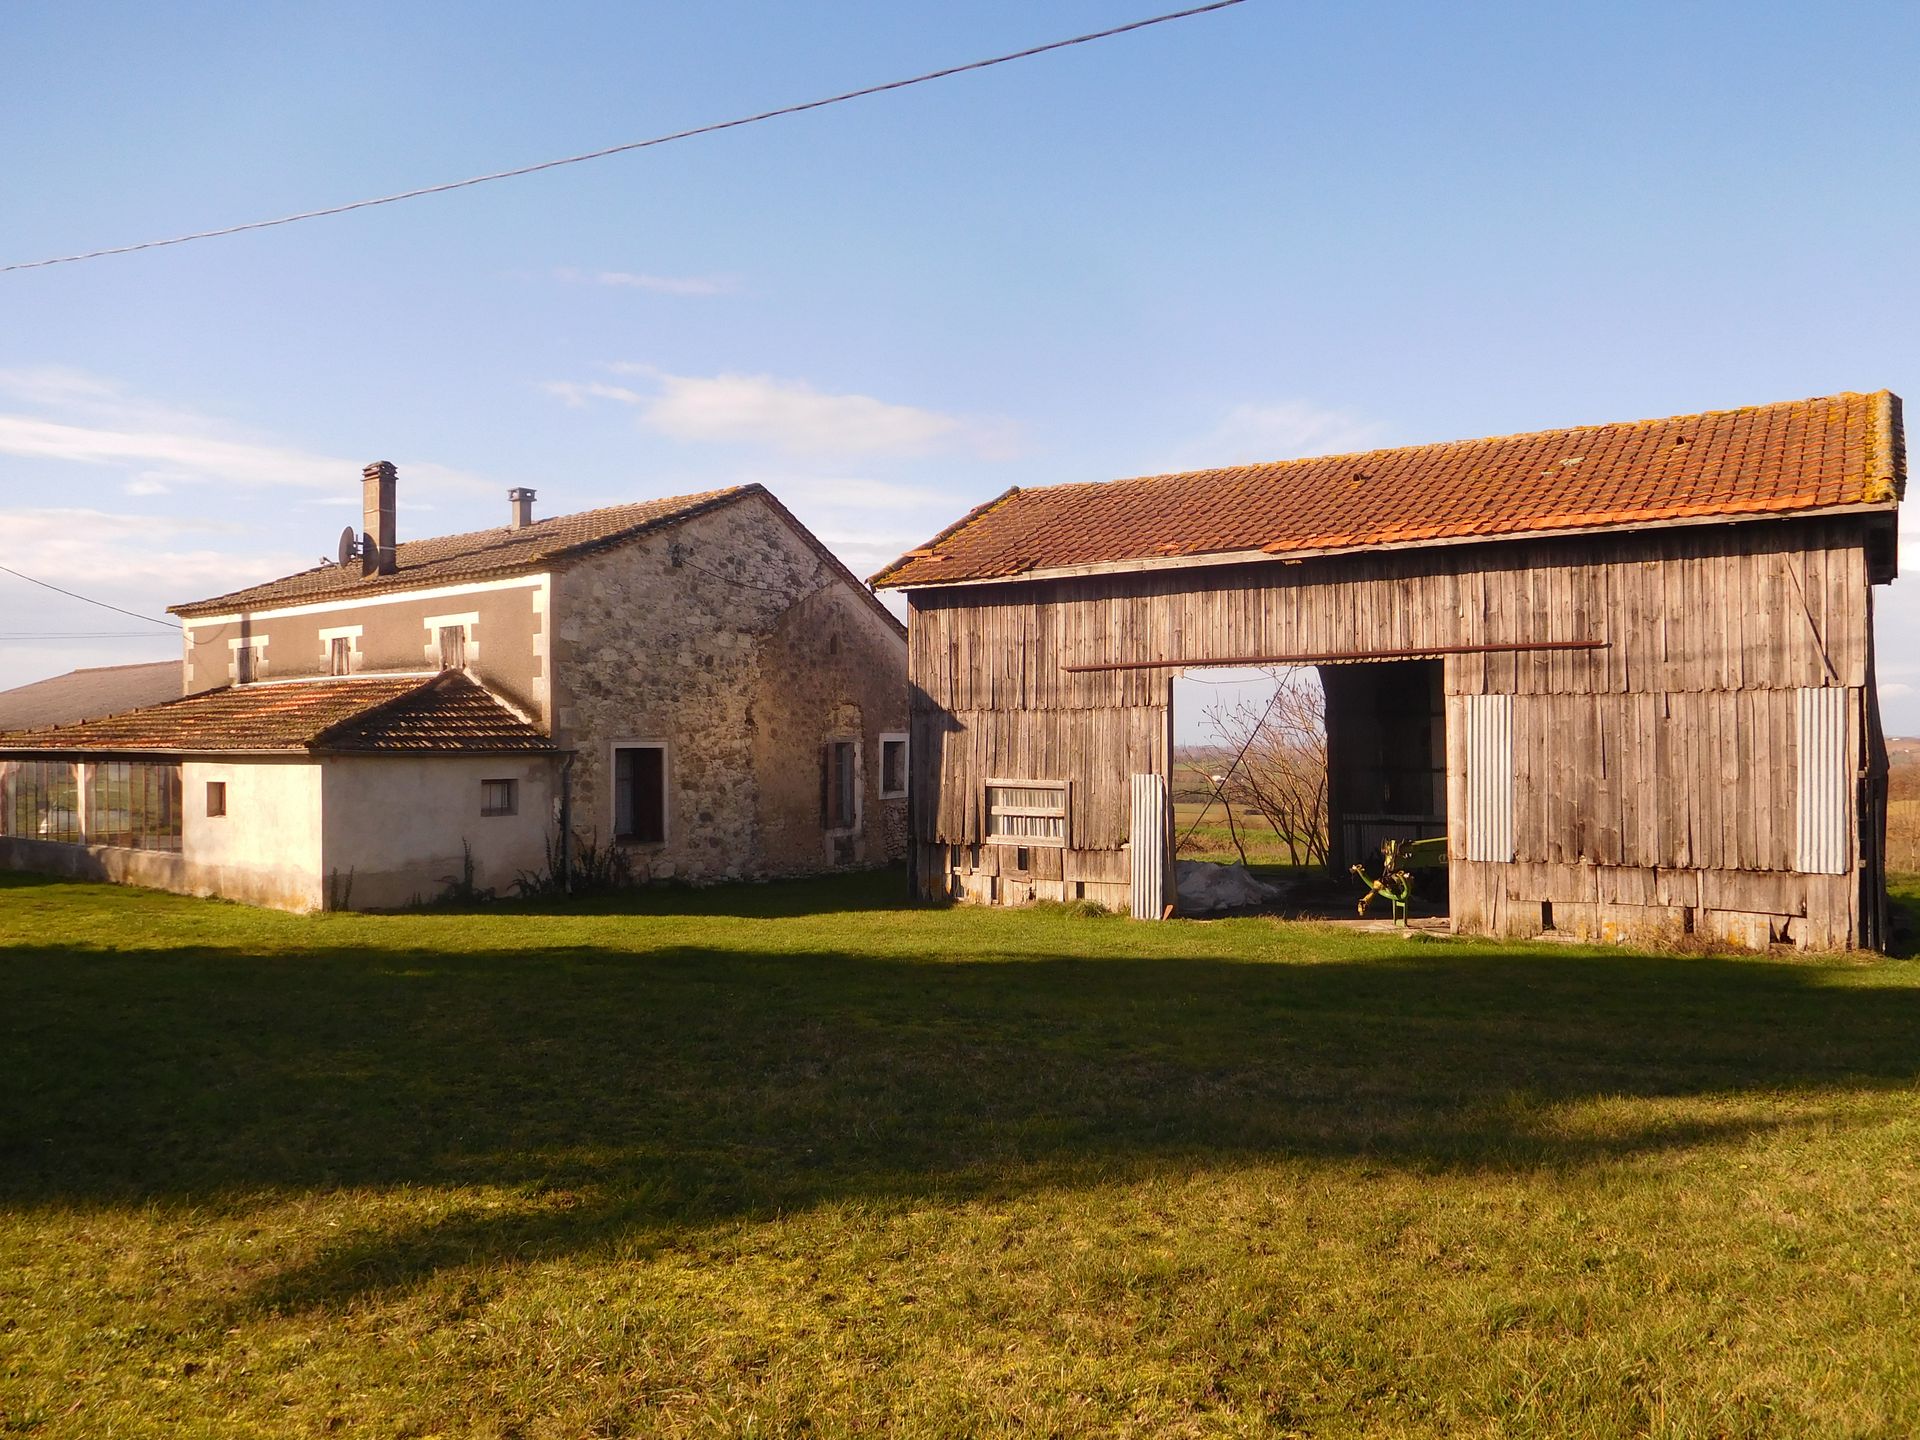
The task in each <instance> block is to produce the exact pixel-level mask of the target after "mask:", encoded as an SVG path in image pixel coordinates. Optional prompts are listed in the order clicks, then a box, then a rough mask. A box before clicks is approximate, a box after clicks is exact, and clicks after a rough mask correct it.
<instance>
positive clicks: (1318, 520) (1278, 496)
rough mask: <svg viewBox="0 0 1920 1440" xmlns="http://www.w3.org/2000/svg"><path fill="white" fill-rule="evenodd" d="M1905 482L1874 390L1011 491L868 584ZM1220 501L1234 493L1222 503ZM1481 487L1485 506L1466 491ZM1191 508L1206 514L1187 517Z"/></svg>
mask: <svg viewBox="0 0 1920 1440" xmlns="http://www.w3.org/2000/svg"><path fill="white" fill-rule="evenodd" d="M1675 430H1685V431H1687V432H1688V433H1684V434H1681V435H1678V436H1676V437H1675V438H1674V440H1673V441H1672V442H1670V443H1668V444H1666V445H1663V446H1661V447H1660V449H1659V451H1658V452H1657V453H1653V452H1649V451H1648V449H1647V444H1646V440H1645V437H1646V436H1647V435H1648V434H1649V433H1656V434H1657V433H1660V432H1670V431H1675ZM1836 430H1837V431H1838V432H1840V433H1839V434H1837V435H1836V434H1832V433H1828V432H1833V431H1836ZM1587 442H1600V443H1601V444H1603V445H1604V446H1605V447H1606V448H1607V449H1608V450H1609V451H1610V452H1611V453H1608V454H1604V455H1601V456H1598V457H1596V460H1595V463H1594V464H1592V465H1590V466H1588V468H1587V469H1585V470H1576V469H1575V468H1574V467H1576V466H1579V465H1582V464H1584V463H1586V461H1587V460H1588V457H1587V456H1585V455H1578V456H1576V455H1568V454H1564V453H1562V454H1554V453H1551V452H1553V451H1555V450H1560V449H1563V448H1564V447H1567V446H1573V445H1583V444H1585V443H1587ZM1636 451H1637V453H1636ZM1543 452H1546V453H1543ZM1678 452H1684V453H1683V454H1680V453H1678ZM1677 454H1678V459H1677V462H1676V455H1677ZM1375 469H1386V470H1391V469H1399V470H1401V471H1403V472H1408V471H1413V472H1416V473H1412V474H1405V473H1403V474H1402V475H1401V476H1399V477H1396V478H1398V479H1399V480H1400V481H1401V482H1402V488H1401V490H1400V491H1399V492H1397V493H1398V496H1399V498H1400V499H1401V500H1403V501H1407V502H1411V503H1410V508H1408V509H1406V510H1405V512H1404V513H1401V514H1399V515H1398V517H1397V518H1395V519H1392V520H1386V521H1377V520H1372V519H1371V518H1370V517H1369V516H1368V513H1367V512H1368V511H1369V510H1370V508H1371V507H1372V505H1373V502H1372V501H1371V500H1370V499H1369V498H1368V497H1361V496H1358V495H1356V494H1353V493H1352V492H1351V490H1350V485H1351V484H1354V483H1361V482H1365V481H1367V480H1370V479H1373V478H1376V477H1375V476H1374V475H1373V473H1372V472H1373V471H1374V470H1375ZM1803 472H1804V473H1803ZM1905 479H1906V466H1905V445H1904V436H1903V432H1902V426H1901V405H1900V398H1899V397H1898V396H1897V395H1895V394H1893V392H1892V391H1890V390H1885V389H1882V390H1876V391H1840V392H1837V393H1835V394H1831V395H1823V396H1814V397H1811V398H1808V399H1805V400H1788V401H1778V402H1774V403H1772V404H1764V405H1745V406H1737V407H1733V408H1729V409H1721V410H1703V411H1696V412H1693V413H1690V414H1684V415H1668V416H1652V417H1648V418H1645V419H1641V420H1626V421H1613V422H1603V423H1597V424H1580V425H1564V426H1557V427H1554V428H1551V429H1545V430H1530V431H1519V432H1515V433H1512V434H1507V435H1483V436H1472V437H1466V438H1461V439H1455V440H1441V441H1431V442H1425V443H1421V444H1415V445H1400V446H1387V447H1380V448H1376V449H1372V450H1356V451H1346V452H1341V453H1338V454H1333V455H1309V456H1297V457H1293V458H1290V459H1286V460H1275V461H1265V462H1260V463H1255V464H1242V465H1230V466H1218V467H1213V468H1209V469H1199V470H1182V471H1165V472H1160V473H1154V474H1146V475H1135V476H1127V477H1123V478H1119V479H1113V480H1098V481H1069V482H1065V483H1063V484H1059V485H1045V486H1034V487H1028V488H1020V487H1015V488H1013V489H1010V490H1007V491H1005V492H1003V493H1002V494H1001V495H999V496H996V497H995V498H994V499H992V500H989V501H987V502H985V503H984V504H982V505H979V506H976V507H974V509H972V510H970V511H969V512H967V514H966V515H964V516H962V517H961V518H960V519H959V520H957V521H955V522H954V523H953V524H952V525H949V526H948V527H947V528H946V529H944V530H942V531H941V532H940V533H939V534H938V535H936V536H935V537H934V538H933V539H932V540H929V541H928V542H926V543H925V544H924V545H921V546H919V547H916V548H915V549H913V550H910V551H908V552H907V553H906V554H905V555H903V556H901V557H900V558H899V559H898V560H895V561H894V562H893V563H892V564H891V565H889V566H887V567H886V568H885V569H883V570H882V571H880V572H879V573H878V574H876V575H874V576H873V577H872V580H871V581H870V582H869V583H871V584H873V585H875V586H876V587H882V588H912V587H913V586H915V585H922V584H960V583H965V582H967V581H972V580H988V579H1004V578H1008V577H1010V576H1015V575H1020V574H1025V573H1028V572H1032V571H1044V570H1049V569H1065V568H1069V567H1075V566H1080V565H1087V564H1095V565H1106V564H1126V563H1129V562H1140V563H1149V562H1152V561H1155V560H1164V559H1167V558H1170V557H1192V556H1204V555H1208V554H1227V553H1247V552H1255V551H1259V552H1265V553H1268V554H1274V555H1284V554H1287V553H1289V552H1295V551H1307V550H1315V549H1343V548H1364V547H1366V546H1368V545H1375V544H1396V543H1398V544H1404V543H1419V542H1421V541H1444V540H1458V539H1465V538H1476V539H1496V538H1502V537H1507V536H1516V537H1517V536H1521V535H1526V534H1532V533H1538V532H1540V531H1542V530H1551V529H1559V528H1568V529H1601V528H1606V527H1608V526H1614V525H1627V524H1644V523H1649V522H1655V521H1659V520H1661V519H1665V518H1673V519H1690V518H1692V519H1697V518H1702V517H1707V518H1711V517H1715V516H1724V517H1725V518H1727V519H1729V520H1732V519H1738V518H1743V517H1745V518H1755V519H1757V518H1762V517H1764V516H1769V515H1780V514H1783V513H1787V512H1792V511H1802V510H1816V509H1832V508H1838V507H1841V506H1847V505H1878V504H1897V503H1898V502H1899V500H1900V499H1901V498H1902V496H1903V495H1904V492H1905ZM1289 482H1292V483H1289ZM1543 482H1551V483H1543ZM1201 484H1205V485H1208V486H1210V487H1212V488H1211V491H1210V495H1209V499H1210V502H1212V503H1209V504H1208V505H1207V506H1205V507H1198V506H1195V505H1194V504H1193V503H1192V502H1193V500H1194V499H1195V498H1196V497H1193V496H1192V495H1190V494H1186V493H1184V492H1187V491H1190V490H1191V489H1192V488H1193V487H1195V486H1196V485H1201ZM1223 485H1224V486H1231V487H1233V488H1232V490H1231V491H1228V492H1225V493H1223V492H1222V491H1221V488H1220V487H1222V486H1223ZM1336 487H1338V490H1339V492H1340V493H1337V494H1336V493H1335V488H1336ZM1496 487H1497V493H1480V494H1477V495H1476V494H1471V493H1469V492H1474V491H1478V492H1489V491H1495V490H1496ZM1197 509H1204V510H1205V512H1206V513H1205V514H1204V515H1196V514H1195V513H1194V512H1195V511H1196V510H1197ZM1356 512H1359V513H1360V517H1361V518H1360V521H1359V522H1356V519H1355V513H1356Z"/></svg>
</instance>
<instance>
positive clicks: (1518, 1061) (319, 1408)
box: [0, 873, 1920, 1440]
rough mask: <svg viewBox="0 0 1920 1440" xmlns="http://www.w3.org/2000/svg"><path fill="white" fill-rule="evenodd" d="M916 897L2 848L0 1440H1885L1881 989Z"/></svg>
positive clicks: (1847, 976) (1753, 965) (1892, 1045)
mask: <svg viewBox="0 0 1920 1440" xmlns="http://www.w3.org/2000/svg"><path fill="white" fill-rule="evenodd" d="M902 890H903V877H901V876H900V875H898V874H883V875H875V876H852V877H842V878H836V879H830V880H826V881H821V882H816V883H811V884H787V885H764V886H736V887H731V888H726V889H716V890H708V891H675V890H661V891H648V892H643V893H638V894H632V895H626V896H621V897H619V898H617V899H612V900H607V901H603V902H599V903H583V904H581V905H579V906H577V907H574V908H569V909H552V908H549V909H542V908H540V907H537V906H533V905H498V906H492V907H487V908H484V909H481V910H478V911H470V912H458V911H445V910H442V911H428V912H423V913H417V914H405V915H385V916H381V915H321V916H312V917H300V916H291V915H280V914H273V913H269V912H262V911H256V910H249V909H246V908H244V907H241V906H236V905H226V904H220V903H217V902H211V901H196V900H188V899H183V898H179V897H175V896H168V895H157V894H153V893H150V892H144V891H138V890H132V889H115V888H110V887H105V886H91V885H76V884H62V883H56V882H52V881H46V880H39V879H32V878H28V877H24V876H10V875H5V874H4V873H0V1033H4V1035H5V1048H4V1054H5V1057H6V1076H5V1083H4V1085H0V1434H7V1435H26V1436H34V1437H62V1440H65V1437H75V1440H79V1437H88V1440H91V1437H95V1436H115V1437H122V1436H124V1437H148V1436H152V1437H160V1436H176V1435H179V1436H203V1435H204V1436H233V1437H239V1436H256V1435H257V1436H282V1435H287V1436H309V1435H312V1436H329V1435H340V1436H361V1435H369V1436H411V1437H415V1440H424V1437H427V1436H432V1435H446V1436H456V1435H457V1436H463V1437H464V1436H485V1437H495V1440H505V1437H519V1440H572V1437H577V1436H646V1437H667V1440H672V1437H680V1436H707V1435H733V1436H801V1435H807V1436H820V1437H827V1436H854V1435H875V1436H897V1437H946V1436H954V1435H994V1436H1003V1435H1033V1436H1043V1435H1044V1436H1058V1437H1081V1436H1085V1437H1095V1436H1098V1437H1106V1436H1123V1437H1161V1436H1173V1437H1200V1436H1246V1437H1254V1436H1261V1437H1264V1436H1282V1437H1284V1436H1308V1435H1312V1436H1331V1437H1361V1436H1367V1437H1387V1436H1392V1437H1402V1436H1408V1437H1416V1440H1420V1437H1431V1440H1438V1437H1455V1436H1473V1437H1494V1436H1500V1437H1539V1440H1547V1437H1552V1440H1569V1437H1570V1440H1603V1437H1604V1440H1612V1437H1618V1436H1629V1435H1632V1436H1660V1437H1666V1440H1681V1437H1710V1436H1715V1437H1717V1436H1742V1437H1752V1436H1782V1437H1786V1436H1792V1437H1801V1436H1817V1437H1825V1436H1831V1437H1839V1436H1862V1437H1864V1436H1888V1437H1893V1436H1909V1435H1914V1434H1920V1349H1917V1348H1916V1347H1915V1344H1914V1340H1913V1317H1914V1311H1915V1303H1916V1298H1915V1297H1916V1290H1915V1277H1916V1275H1920V1159H1917V1158H1916V1157H1920V1088H1917V1085H1916V1081H1917V1079H1920V963H1916V962H1915V961H1912V960H1882V959H1877V958H1869V957H1860V956H1840V957H1827V958H1812V957H1803V956H1790V957H1776V956H1757V957H1751V958H1738V959H1735V958H1722V957H1715V956H1712V955H1706V954H1694V955H1691V956H1687V957H1677V958H1676V957H1657V956H1647V955H1642V954H1635V953H1631V952H1625V951H1617V950H1607V949H1601V948H1593V947H1583V946H1571V945H1553V944H1529V943H1510V944H1495V943H1490V942H1480V941H1468V940H1453V939H1449V938H1446V937H1422V938H1419V939H1407V938H1402V937H1401V936H1398V935H1391V934H1364V933H1355V932H1349V931H1336V930H1333V929H1330V928H1327V927H1321V926H1312V925H1298V924H1285V923H1277V922H1274V921H1271V920H1265V919H1235V920H1219V921H1208V922H1195V921H1173V922H1169V923H1165V924H1143V923H1139V922H1135V921H1130V920H1125V919H1121V918H1118V917H1111V916H1087V915H1082V914H1080V913H1078V912H1076V911H1074V910H1071V909H1069V908H1067V907H1062V906H1058V905H1055V906H1042V907H1034V908H1031V909H1026V910H1017V911H988V910H983V909H973V908H943V907H935V906H921V905H913V904H909V903H906V902H905V901H903V900H902V898H901V895H902ZM1916 893H1920V892H1915V891H1914V890H1911V889H1910V890H1909V891H1908V902H1907V903H1908V905H1909V906H1911V904H1912V902H1913V900H1914V898H1915V897H1916Z"/></svg>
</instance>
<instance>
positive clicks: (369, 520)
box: [360, 460, 399, 575]
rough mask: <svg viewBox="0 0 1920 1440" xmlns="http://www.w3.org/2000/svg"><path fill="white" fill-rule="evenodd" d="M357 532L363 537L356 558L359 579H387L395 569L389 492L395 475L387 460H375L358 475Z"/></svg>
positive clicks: (396, 474)
mask: <svg viewBox="0 0 1920 1440" xmlns="http://www.w3.org/2000/svg"><path fill="white" fill-rule="evenodd" d="M361 476H362V478H361V482H360V505H361V522H360V529H361V530H362V532H363V533H364V535H365V540H364V541H363V542H362V543H363V545H364V548H363V549H362V551H361V554H360V573H361V574H362V575H391V574H393V572H394V569H395V568H396V565H395V561H394V555H393V546H394V534H393V491H394V485H395V483H396V482H397V481H398V479H399V472H397V471H396V470H395V469H394V468H393V462H392V461H391V460H376V461H375V462H374V463H373V464H371V465H369V466H367V468H366V469H365V470H364V471H363V472H361Z"/></svg>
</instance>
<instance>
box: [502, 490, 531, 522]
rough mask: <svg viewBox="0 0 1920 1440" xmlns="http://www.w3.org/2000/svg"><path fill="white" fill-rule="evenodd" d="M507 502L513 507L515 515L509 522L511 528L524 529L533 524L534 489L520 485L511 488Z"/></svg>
mask: <svg viewBox="0 0 1920 1440" xmlns="http://www.w3.org/2000/svg"><path fill="white" fill-rule="evenodd" d="M507 504H508V505H510V506H511V507H512V508H513V516H512V518H511V519H510V520H508V522H507V528H508V529H509V530H524V529H526V528H527V526H529V525H531V524H533V491H531V490H527V489H522V488H518V487H516V488H515V489H512V490H509V491H507Z"/></svg>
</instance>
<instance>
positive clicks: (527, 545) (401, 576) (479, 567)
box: [167, 485, 766, 615]
mask: <svg viewBox="0 0 1920 1440" xmlns="http://www.w3.org/2000/svg"><path fill="white" fill-rule="evenodd" d="M765 493H766V491H765V488H764V487H763V486H760V485H735V486H731V487H729V488H727V489H725V490H706V491H702V492H701V493H700V494H697V495H672V496H668V497H666V498H664V499H660V500H643V501H640V502H638V503H637V504H633V505H613V506H609V507H607V508H606V509H603V510H582V511H580V512H579V513H578V514H576V515H550V516H548V517H547V518H546V519H545V520H536V521H535V522H534V523H533V524H531V525H528V526H526V527H524V528H522V529H519V530H513V529H510V528H508V527H507V526H504V525H502V526H500V527H499V528H498V529H495V530H474V531H471V532H469V533H467V534H465V535H435V536H432V537H430V538H428V539H424V540H402V541H401V542H400V543H399V544H398V545H397V546H395V547H394V559H395V562H396V566H397V568H396V569H395V570H394V573H393V574H391V575H363V574H361V573H360V562H359V561H357V560H356V561H352V562H350V563H349V564H346V565H319V566H315V567H314V568H313V569H311V570H302V571H300V572H299V573H298V574H296V575H288V576H285V577H283V578H281V579H279V580H269V581H267V582H266V583H265V584H262V585H251V586H248V587H247V588H246V589H244V590H234V591H231V592H229V593H228V594H225V595H215V596H213V597H211V598H209V599H206V600H191V601H188V602H187V603H186V604H183V605H169V606H168V607H167V609H168V610H169V611H171V612H172V613H173V614H175V615H216V614H221V613H223V612H225V611H228V610H243V609H248V608H257V607H259V606H262V605H269V604H291V605H297V604H301V603H303V602H306V601H313V600H344V599H349V598H352V597H354V596H359V595H379V594H383V593H385V592H387V591H392V590H409V589H412V588H414V587H415V586H418V585H438V584H443V583H447V582H451V581H458V580H473V579H479V578H482V577H497V576H503V575H521V574H527V573H529V572H532V571H538V570H545V569H546V568H548V567H549V566H550V565H554V564H557V563H560V562H563V561H566V560H569V559H572V558H574V557H576V556H579V555H583V554H587V553H590V552H591V551H594V550H598V549H600V548H602V547H604V546H608V545H617V544H619V543H621V542H622V541H626V540H630V539H632V538H634V537H635V536H637V535H640V534H643V533H645V532H646V531H649V530H657V529H660V528H662V527H663V526H667V525H674V524H678V523H679V522H680V521H682V520H690V519H692V518H693V517H694V516H695V515H699V514H702V513H704V512H705V511H708V510H712V509H714V508H716V507H718V506H721V505H725V504H728V503H729V502H731V501H734V500H737V499H739V498H740V497H742V496H744V495H749V494H765Z"/></svg>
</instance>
